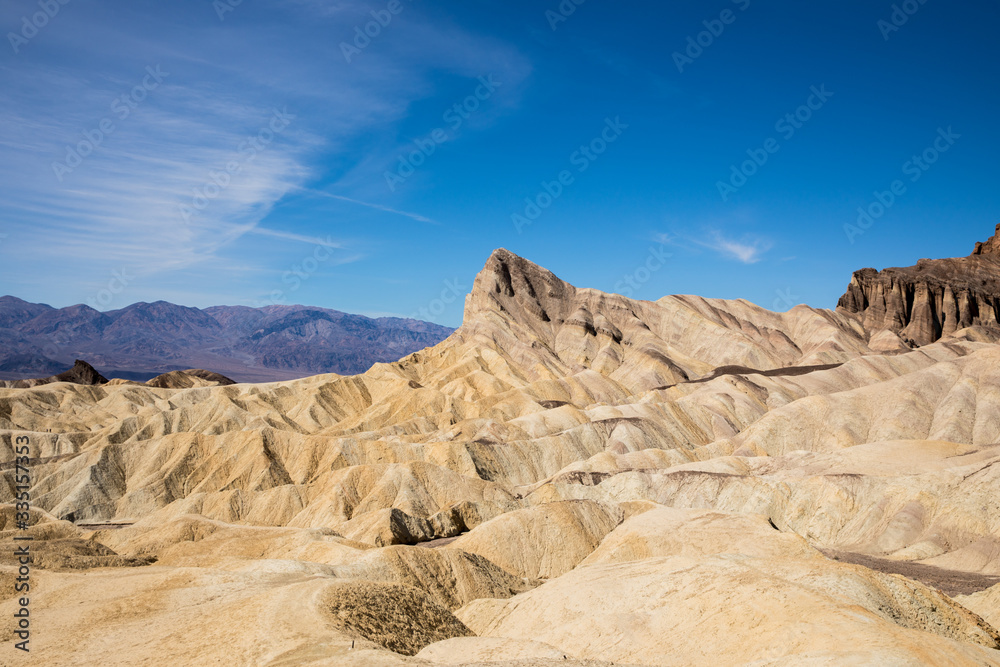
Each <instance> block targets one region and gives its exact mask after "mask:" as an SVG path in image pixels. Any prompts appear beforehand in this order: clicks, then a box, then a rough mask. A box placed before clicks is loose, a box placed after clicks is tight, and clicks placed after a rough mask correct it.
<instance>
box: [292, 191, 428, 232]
mask: <svg viewBox="0 0 1000 667" xmlns="http://www.w3.org/2000/svg"><path fill="white" fill-rule="evenodd" d="M307 192H308V193H310V194H314V195H319V196H320V197H329V198H330V199H336V200H338V201H346V202H349V203H351V204H357V205H358V206H367V207H368V208H373V209H375V210H377V211H385V212H386V213H392V214H394V215H401V216H403V217H406V218H410V219H412V220H416V221H417V222H426V223H429V224H432V225H440V224H441V223H440V222H437V221H435V220H431V219H430V218H428V217H426V216H423V215H420V214H419V213H410V212H408V211H400V210H398V209H394V208H392V207H390V206H385V205H383V204H372V203H370V202H366V201H361V200H359V199H352V198H350V197H344V196H343V195H335V194H332V193H329V192H323V191H322V190H307Z"/></svg>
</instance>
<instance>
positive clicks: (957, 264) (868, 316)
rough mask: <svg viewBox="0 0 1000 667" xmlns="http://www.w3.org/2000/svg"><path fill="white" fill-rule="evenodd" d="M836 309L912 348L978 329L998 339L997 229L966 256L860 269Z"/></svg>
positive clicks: (999, 234)
mask: <svg viewBox="0 0 1000 667" xmlns="http://www.w3.org/2000/svg"><path fill="white" fill-rule="evenodd" d="M837 309H838V310H842V311H844V312H849V313H857V314H859V315H860V316H861V319H862V322H863V323H864V326H865V328H866V329H868V330H869V331H871V332H873V333H876V332H880V331H884V330H885V331H889V332H892V333H895V334H898V335H899V336H900V337H902V338H903V339H904V340H905V341H907V342H908V343H909V344H910V345H927V344H928V343H933V342H934V341H936V340H939V339H941V338H943V337H948V336H952V335H955V334H956V332H958V331H960V330H963V329H966V328H969V327H977V328H982V329H986V330H987V332H986V335H989V336H991V337H992V338H993V339H996V338H997V337H998V336H1000V328H998V322H997V320H998V318H1000V225H998V226H997V234H996V235H995V236H994V237H993V238H991V239H990V240H988V241H986V242H984V243H977V244H976V247H975V250H974V251H973V253H972V255H970V256H969V257H958V258H951V259H937V260H928V259H922V260H920V261H919V262H917V265H916V266H913V267H909V268H890V269H885V270H883V271H876V270H875V269H862V270H860V271H858V272H856V273H855V274H854V277H853V278H852V279H851V284H850V285H849V286H848V288H847V293H846V294H845V295H844V296H842V297H841V298H840V302H839V303H838V304H837Z"/></svg>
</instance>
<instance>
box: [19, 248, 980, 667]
mask: <svg viewBox="0 0 1000 667" xmlns="http://www.w3.org/2000/svg"><path fill="white" fill-rule="evenodd" d="M983 257H988V255H984V256H983ZM465 308H466V310H465V321H464V323H463V325H462V327H461V328H460V329H458V330H457V331H456V332H455V333H454V334H452V335H451V336H450V337H449V338H448V339H446V340H445V341H443V342H442V343H440V344H438V345H436V346H434V347H432V348H428V349H425V350H421V351H420V352H416V353H414V354H411V355H410V356H408V357H406V358H404V359H402V360H401V361H399V362H397V363H391V364H377V365H375V366H374V367H373V368H372V369H371V370H369V371H368V372H366V373H364V374H362V375H357V376H351V377H346V376H338V375H320V376H315V377H311V378H305V379H300V380H294V381H287V382H275V383H269V384H261V385H247V384H226V383H225V382H222V381H219V380H218V379H217V378H212V377H206V374H204V373H199V374H188V375H186V376H184V377H177V376H170V377H167V378H164V379H163V380H162V381H160V382H156V383H150V384H148V385H139V384H136V383H125V382H111V383H107V384H101V385H93V386H85V385H80V384H72V383H67V382H55V383H51V384H45V385H40V386H35V387H28V388H22V389H14V388H0V503H3V504H2V505H0V539H6V540H9V539H11V538H12V537H13V536H14V535H15V534H17V533H18V532H19V528H18V526H17V524H16V522H15V516H16V514H15V511H16V507H15V505H14V504H13V503H14V502H15V501H16V496H17V492H18V489H17V486H18V483H17V473H18V471H17V469H16V467H15V464H16V458H15V446H16V445H17V444H19V443H21V442H24V440H23V439H24V438H27V440H28V442H30V449H31V451H30V455H29V459H28V461H27V464H28V466H29V467H30V469H31V483H30V487H31V489H30V495H31V498H32V504H33V507H34V509H33V510H32V512H31V520H30V521H29V523H30V524H31V527H30V528H29V529H28V533H29V534H30V535H31V536H32V537H33V538H34V540H33V542H32V544H33V547H32V548H33V549H34V550H36V553H37V554H38V557H39V561H38V563H37V565H36V571H34V572H33V574H32V576H33V578H34V579H33V581H34V584H33V586H34V587H33V589H32V598H31V600H32V605H33V606H32V615H33V617H35V615H37V617H38V618H42V619H44V632H41V631H40V632H39V633H38V634H37V640H36V641H37V644H36V645H35V646H34V647H33V652H34V653H35V655H34V656H33V657H37V659H38V660H39V664H46V665H80V664H107V665H135V664H164V663H169V664H172V665H204V664H234V665H269V666H271V667H279V666H281V667H290V666H293V665H295V666H297V665H423V666H427V665H439V664H492V665H511V666H513V665H544V664H560V665H606V664H610V663H614V664H616V665H623V664H624V665H628V664H634V665H663V664H685V665H687V664H712V665H743V664H769V665H799V664H814V665H826V664H887V665H911V664H955V665H966V664H968V665H1000V635H998V633H997V631H996V629H995V628H994V627H993V626H991V625H990V622H989V619H996V618H998V617H1000V608H997V606H996V605H997V600H998V597H997V595H996V594H995V590H994V589H993V588H991V587H993V586H995V585H996V584H997V581H998V580H1000V579H998V577H1000V504H998V502H1000V501H998V498H1000V493H998V491H1000V465H997V463H998V462H1000V445H998V444H997V443H1000V346H998V345H997V344H995V343H994V342H991V339H990V337H989V336H988V332H986V330H985V329H983V328H982V327H980V328H966V329H961V330H956V331H955V332H954V333H953V334H952V335H950V336H949V337H947V338H946V339H941V340H938V341H936V342H931V343H928V344H926V345H924V346H922V347H920V348H919V349H911V348H910V347H909V346H907V345H905V344H904V343H903V341H902V340H901V339H900V338H899V336H897V335H896V334H894V333H893V332H892V331H883V332H878V331H873V330H871V329H870V328H868V327H866V326H865V324H864V322H863V318H860V317H858V315H857V314H855V313H850V312H846V311H841V312H831V311H826V310H819V309H814V308H808V307H805V306H799V307H796V308H793V309H792V310H791V311H789V312H787V313H774V312H770V311H767V310H765V309H762V308H759V307H757V306H755V305H753V304H751V303H749V302H746V301H724V300H717V299H703V298H699V297H693V296H668V297H664V298H662V299H660V300H658V301H655V302H652V301H636V300H632V299H627V298H625V297H623V296H620V295H615V294H605V293H602V292H599V291H596V290H591V289H581V288H577V287H574V286H573V285H569V284H568V283H566V282H564V281H562V280H560V279H559V278H557V277H556V276H555V275H553V274H552V273H550V272H548V271H546V270H544V269H542V268H541V267H538V266H536V265H534V264H532V263H531V262H529V261H527V260H525V259H523V258H521V257H518V256H516V255H514V254H512V253H510V252H508V251H506V250H498V251H496V252H495V253H494V254H493V255H492V256H491V257H490V258H489V260H488V262H487V264H486V266H485V267H484V269H483V271H482V272H481V273H480V274H479V276H478V277H477V278H476V280H475V285H474V288H473V291H472V293H471V294H470V295H469V296H468V298H467V300H466V304H465ZM19 439H21V440H19ZM21 463H22V466H23V465H24V461H23V460H22V462H21ZM824 552H826V553H831V554H838V558H840V559H841V561H837V560H833V559H831V558H828V557H826V556H825V555H824ZM851 562H854V563H858V562H863V563H868V564H870V565H871V567H864V566H862V565H859V564H849V563H851ZM887 563H888V564H899V567H890V566H889V565H886V564H887ZM904 566H905V567H904ZM15 567H16V563H15V561H14V560H13V555H12V552H8V553H7V555H6V556H4V555H0V580H2V581H0V584H2V586H0V589H2V590H3V591H6V593H4V595H5V596H6V597H0V616H3V617H6V618H11V617H12V614H13V613H14V612H15V610H16V608H17V604H18V602H17V600H15V599H14V598H13V593H12V592H11V591H12V590H13V589H12V587H11V586H10V585H9V584H10V583H12V582H13V581H14V579H15V578H16V574H15V573H16V569H15ZM897 572H906V573H909V574H910V576H909V577H906V576H902V575H900V574H898V573H897ZM928 572H932V573H933V575H934V576H933V577H930V576H928V577H926V581H925V580H924V579H922V578H921V577H922V576H923V575H922V574H921V573H928ZM952 580H953V581H960V582H961V588H960V592H962V593H963V595H964V597H963V598H962V602H960V601H956V600H953V599H951V598H950V597H949V596H948V595H947V594H945V593H943V592H942V591H940V590H937V587H936V586H935V585H934V584H935V582H938V581H952ZM953 592H954V591H953ZM956 594H957V593H956ZM984 619H986V620H984ZM6 627H8V628H9V626H6ZM11 637H12V636H11V635H10V634H9V630H8V635H6V636H5V635H3V630H2V629H0V639H2V640H4V641H5V642H6V641H7V640H9V639H10V638H11ZM7 644H8V647H9V642H7ZM3 661H7V660H6V658H3Z"/></svg>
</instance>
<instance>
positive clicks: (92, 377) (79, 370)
mask: <svg viewBox="0 0 1000 667" xmlns="http://www.w3.org/2000/svg"><path fill="white" fill-rule="evenodd" d="M53 382H72V383H73V384H84V385H98V384H107V382H108V379H107V378H106V377H104V376H103V375H101V374H100V373H98V372H97V369H95V368H94V367H93V366H91V365H90V364H88V363H87V362H86V361H83V360H81V359H77V360H76V363H75V364H73V368H71V369H69V370H68V371H65V372H63V373H59V374H58V375H52V376H50V377H45V378H35V379H31V380H10V381H7V382H4V383H2V384H0V386H4V387H8V388H13V389H25V388H27V387H37V386H38V385H41V384H52V383H53Z"/></svg>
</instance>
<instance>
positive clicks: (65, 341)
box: [0, 296, 452, 382]
mask: <svg viewBox="0 0 1000 667" xmlns="http://www.w3.org/2000/svg"><path fill="white" fill-rule="evenodd" d="M451 332H452V329H450V328H448V327H443V326H439V325H436V324H432V323H428V322H420V321H417V320H408V319H401V318H391V317H384V318H369V317H365V316H362V315H352V314H349V313H342V312H339V311H335V310H329V309H324V308H316V307H310V306H280V305H274V306H266V307H264V308H250V307H245V306H213V307H211V308H205V309H199V308H190V307H186V306H178V305H175V304H172V303H168V302H165V301H157V302H155V303H136V304H132V305H130V306H127V307H125V308H121V309H119V310H113V311H108V312H105V313H102V312H99V311H97V310H94V309H93V308H90V307H89V306H85V305H76V306H69V307H66V308H53V307H51V306H48V305H45V304H34V303H29V302H26V301H23V300H22V299H18V298H16V297H12V296H4V297H0V376H2V377H4V378H6V379H21V378H36V377H43V376H46V375H50V374H53V373H57V372H61V371H63V370H65V368H66V367H67V365H69V364H72V361H73V360H74V359H76V358H82V359H87V360H88V361H90V362H91V363H93V364H94V365H95V366H96V367H98V368H100V369H101V370H102V371H103V372H105V374H111V375H117V376H119V377H134V378H138V379H148V378H150V377H153V376H155V375H159V374H160V373H163V372H168V371H171V370H180V369H186V368H194V367H203V368H210V369H212V370H216V371H218V372H220V373H223V374H226V375H230V376H232V377H233V378H234V379H237V380H240V381H256V382H262V381H273V380H287V379H293V378H296V377H303V376H308V375H316V374H321V373H338V374H345V375H349V374H355V373H361V372H364V371H365V370H367V369H368V368H370V367H371V365H372V364H374V363H378V362H390V361H395V360H397V359H399V358H401V357H403V356H406V355H407V354H409V353H411V352H415V351H417V350H420V349H423V348H425V347H428V346H431V345H435V344H437V343H439V342H440V341H441V340H443V339H444V338H446V337H447V336H448V335H449V334H450V333H451ZM142 376H148V377H142Z"/></svg>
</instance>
